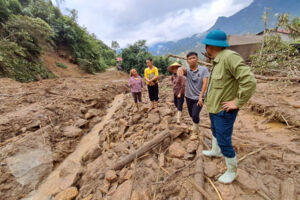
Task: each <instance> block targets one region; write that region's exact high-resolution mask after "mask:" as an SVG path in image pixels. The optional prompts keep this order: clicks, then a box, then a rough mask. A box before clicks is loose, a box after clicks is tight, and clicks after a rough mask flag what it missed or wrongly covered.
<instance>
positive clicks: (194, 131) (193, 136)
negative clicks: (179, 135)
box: [190, 123, 199, 140]
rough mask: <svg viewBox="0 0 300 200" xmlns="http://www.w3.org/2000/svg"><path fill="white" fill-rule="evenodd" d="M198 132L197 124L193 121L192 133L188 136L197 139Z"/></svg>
mask: <svg viewBox="0 0 300 200" xmlns="http://www.w3.org/2000/svg"><path fill="white" fill-rule="evenodd" d="M198 132H199V126H198V124H196V123H193V128H192V135H191V137H190V140H197V139H198Z"/></svg>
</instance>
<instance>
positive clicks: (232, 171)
mask: <svg viewBox="0 0 300 200" xmlns="http://www.w3.org/2000/svg"><path fill="white" fill-rule="evenodd" d="M225 162H226V167H227V170H226V172H225V173H224V174H223V175H222V176H220V177H219V179H218V181H219V182H220V183H223V184H229V183H232V182H233V181H234V179H235V178H236V171H237V160H236V156H235V157H233V158H227V157H225Z"/></svg>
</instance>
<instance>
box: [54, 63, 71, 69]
mask: <svg viewBox="0 0 300 200" xmlns="http://www.w3.org/2000/svg"><path fill="white" fill-rule="evenodd" d="M56 66H57V67H60V68H63V69H67V68H68V66H67V65H65V64H64V63H61V62H56Z"/></svg>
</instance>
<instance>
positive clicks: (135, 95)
mask: <svg viewBox="0 0 300 200" xmlns="http://www.w3.org/2000/svg"><path fill="white" fill-rule="evenodd" d="M132 97H133V100H134V103H137V102H138V101H139V102H142V93H141V92H132Z"/></svg>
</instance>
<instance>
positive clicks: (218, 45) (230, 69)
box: [202, 30, 256, 183]
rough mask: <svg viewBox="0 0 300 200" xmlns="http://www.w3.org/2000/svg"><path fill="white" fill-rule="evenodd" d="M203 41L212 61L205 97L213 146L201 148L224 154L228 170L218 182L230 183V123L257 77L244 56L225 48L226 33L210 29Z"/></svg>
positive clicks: (233, 169) (233, 175)
mask: <svg viewBox="0 0 300 200" xmlns="http://www.w3.org/2000/svg"><path fill="white" fill-rule="evenodd" d="M202 43H203V44H205V45H206V46H205V49H206V53H207V55H208V56H209V57H210V58H211V60H212V64H213V68H212V70H211V76H210V78H209V83H208V91H207V94H206V98H205V104H206V107H207V110H208V112H209V117H210V120H211V130H212V134H213V137H212V149H211V150H209V151H208V150H206V151H203V154H204V155H205V156H209V157H213V156H214V157H222V156H224V157H225V162H226V167H227V170H226V172H225V173H224V174H223V175H222V176H221V177H220V178H219V179H218V181H219V182H221V183H231V182H232V181H234V179H235V178H236V171H237V159H236V154H235V151H234V149H233V146H232V141H231V136H232V132H233V125H234V122H235V119H236V116H237V114H238V111H239V109H240V108H241V107H242V106H243V105H244V104H245V103H246V102H247V101H248V100H249V99H250V97H251V96H252V94H253V93H254V91H255V88H256V80H255V77H254V75H253V73H252V72H251V70H250V68H249V67H248V66H247V65H246V64H245V62H244V60H243V58H242V57H241V56H240V55H239V54H238V53H236V52H234V51H231V50H229V49H226V47H228V46H229V44H228V42H227V36H226V33H225V32H223V31H221V30H212V31H210V32H209V33H208V34H207V36H206V38H205V39H204V40H203V41H202Z"/></svg>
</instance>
